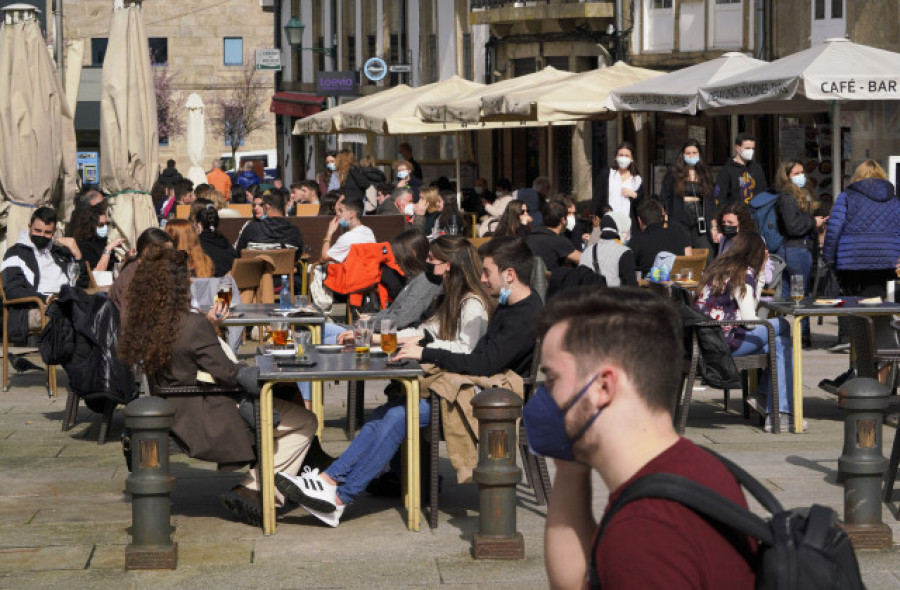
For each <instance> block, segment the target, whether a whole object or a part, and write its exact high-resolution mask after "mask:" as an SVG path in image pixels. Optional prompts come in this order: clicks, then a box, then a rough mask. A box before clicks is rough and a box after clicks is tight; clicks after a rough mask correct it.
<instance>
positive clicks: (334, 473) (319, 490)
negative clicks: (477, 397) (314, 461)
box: [275, 236, 492, 527]
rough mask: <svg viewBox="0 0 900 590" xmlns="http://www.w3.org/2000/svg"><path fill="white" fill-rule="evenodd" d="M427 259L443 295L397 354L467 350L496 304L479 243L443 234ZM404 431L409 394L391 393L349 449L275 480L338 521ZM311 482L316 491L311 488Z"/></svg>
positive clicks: (316, 512) (318, 513)
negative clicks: (327, 462)
mask: <svg viewBox="0 0 900 590" xmlns="http://www.w3.org/2000/svg"><path fill="white" fill-rule="evenodd" d="M427 265H428V266H427V269H426V271H425V272H427V273H429V274H431V275H433V277H434V278H435V279H439V280H440V281H441V282H442V283H443V286H444V295H443V297H442V298H441V300H440V304H439V305H438V308H437V312H436V313H435V315H434V316H433V317H431V318H430V319H428V320H427V321H426V322H425V323H423V324H422V326H420V328H418V329H416V330H414V331H405V330H404V331H401V332H400V334H398V342H401V343H403V344H404V347H403V348H402V349H401V350H400V352H399V353H397V356H396V358H397V359H404V358H418V357H413V356H406V355H407V354H408V353H409V348H417V349H418V348H419V347H420V346H423V345H424V346H425V347H431V348H439V349H443V350H449V351H453V352H459V353H469V352H471V351H472V349H473V348H475V344H476V343H477V342H478V340H479V339H480V338H481V337H482V336H483V335H484V333H485V332H486V331H487V324H488V317H489V314H490V311H491V309H492V304H491V297H490V295H489V294H488V293H487V291H485V288H484V286H483V285H482V283H481V259H480V258H479V256H478V252H477V250H476V249H475V247H474V246H473V245H472V244H471V243H469V241H468V240H466V239H465V238H462V237H459V236H441V237H439V238H438V239H436V240H435V241H434V242H433V243H432V245H431V248H430V254H429V257H428V261H427ZM423 340H424V342H423ZM419 355H420V356H421V353H419ZM430 408H431V406H430V403H429V401H428V399H422V400H420V402H419V426H420V427H422V428H424V427H425V426H428V425H429V424H430V418H431V412H430ZM405 433H406V399H405V398H404V397H402V396H394V397H390V398H389V401H388V402H387V403H386V404H384V405H382V406H380V407H379V408H377V409H376V410H375V411H374V412H373V414H372V417H371V418H370V419H369V420H367V421H366V424H365V426H363V428H362V430H360V432H359V434H358V435H357V436H356V438H355V439H353V442H352V443H350V446H349V447H348V448H347V450H346V451H344V453H343V454H342V455H341V456H340V457H338V458H337V459H336V460H335V462H334V463H332V464H331V466H330V467H329V468H328V469H326V470H325V471H324V472H322V473H316V472H307V473H304V474H301V475H300V476H294V475H291V474H277V475H276V477H275V485H276V486H277V487H278V489H279V490H280V491H281V492H282V493H284V494H285V496H287V497H288V498H289V499H292V500H294V501H296V502H297V503H298V504H300V506H302V507H303V508H304V509H306V510H307V511H308V512H309V513H310V514H312V515H313V516H315V517H317V518H318V519H319V520H321V521H322V522H324V523H325V524H327V525H329V526H332V527H336V526H338V524H339V523H340V519H341V516H342V515H343V513H344V509H345V507H346V506H347V505H348V504H350V503H351V502H353V501H354V500H356V498H357V497H358V496H359V494H360V493H362V491H363V490H364V489H365V488H366V486H367V485H368V484H369V482H370V481H372V480H373V479H374V478H375V477H376V476H377V475H378V474H379V473H381V470H382V469H384V467H385V466H386V465H387V464H388V462H389V461H390V460H391V457H393V455H394V453H395V452H396V451H397V449H398V448H399V447H400V443H401V442H402V441H403V438H404V436H405ZM310 486H313V487H310ZM313 488H315V490H316V491H315V492H313V491H311V490H312V489H313Z"/></svg>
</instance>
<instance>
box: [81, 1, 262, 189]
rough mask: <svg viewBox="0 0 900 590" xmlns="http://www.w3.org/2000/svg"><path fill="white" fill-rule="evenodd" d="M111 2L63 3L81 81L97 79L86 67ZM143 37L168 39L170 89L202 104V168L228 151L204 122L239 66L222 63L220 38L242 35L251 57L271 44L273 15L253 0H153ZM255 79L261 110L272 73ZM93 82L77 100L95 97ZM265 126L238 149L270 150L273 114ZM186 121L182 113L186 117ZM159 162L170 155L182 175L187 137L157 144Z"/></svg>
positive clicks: (185, 166)
mask: <svg viewBox="0 0 900 590" xmlns="http://www.w3.org/2000/svg"><path fill="white" fill-rule="evenodd" d="M111 12H112V0H78V1H77V2H71V1H70V2H66V4H65V24H64V29H65V37H66V39H67V40H70V39H75V38H83V39H85V45H86V47H85V58H84V67H85V70H84V73H83V76H82V79H83V80H87V81H91V80H95V79H97V78H98V77H99V70H100V68H99V67H92V65H91V63H92V62H91V58H92V56H91V39H92V38H102V37H107V36H108V34H109V21H110V15H111ZM143 12H144V22H145V28H146V32H147V36H148V37H165V38H167V39H168V66H167V68H168V71H169V73H170V74H174V75H175V76H176V77H175V79H174V83H173V85H174V89H175V93H176V96H177V97H178V98H179V101H178V102H179V103H180V104H181V105H182V106H183V105H184V103H185V101H186V100H187V97H188V95H189V94H190V93H192V92H196V93H198V94H199V95H200V97H201V98H202V99H203V102H204V104H205V105H206V107H207V134H206V146H205V149H204V157H203V167H204V168H205V169H208V168H209V166H210V162H211V161H212V159H213V158H214V157H218V156H219V155H220V154H222V153H224V152H229V151H230V147H228V146H227V145H225V142H224V140H223V139H222V138H221V137H216V136H215V135H214V134H213V130H212V128H211V127H212V126H211V125H210V124H209V117H210V114H211V113H210V110H211V108H212V106H213V105H214V104H215V101H216V98H217V97H218V96H220V95H221V93H223V92H225V91H227V89H228V88H229V87H230V84H231V80H233V78H234V76H235V74H236V73H237V71H238V70H239V69H240V66H226V65H224V48H223V44H224V41H223V40H224V38H225V37H240V38H242V39H243V49H244V61H245V62H246V60H247V59H250V60H251V61H252V60H253V56H254V53H255V50H256V49H263V48H271V47H272V46H273V39H272V38H273V16H272V13H271V12H263V10H262V8H260V3H259V1H258V0H228V1H226V2H224V3H222V2H215V3H211V2H209V1H208V0H180V1H177V2H176V1H173V0H154V1H150V2H145V3H144V4H143ZM257 76H258V80H259V81H260V82H261V83H262V84H263V85H264V90H263V92H262V94H263V95H264V97H265V108H266V110H267V111H268V104H269V99H270V97H271V94H272V90H273V88H274V84H273V74H272V73H271V72H265V71H260V72H258V73H257ZM99 100H100V97H99V86H98V85H97V84H87V85H83V87H82V90H81V91H80V92H79V101H99ZM268 119H269V124H268V125H267V126H266V127H265V128H263V129H260V130H258V131H256V132H254V133H252V134H251V135H250V137H249V138H248V140H247V141H246V142H245V145H243V146H241V147H240V148H239V149H240V150H241V151H250V150H262V149H274V148H275V131H274V121H275V118H274V115H269V116H268ZM185 120H186V116H185ZM79 147H82V146H79ZM159 158H160V164H161V165H165V161H166V160H167V159H169V158H173V159H175V161H176V162H177V166H178V168H179V170H180V171H181V172H182V173H185V172H187V169H188V167H189V162H188V157H187V145H186V138H185V137H184V136H181V137H173V138H170V139H169V145H168V146H160V150H159Z"/></svg>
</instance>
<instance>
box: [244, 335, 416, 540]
mask: <svg viewBox="0 0 900 590" xmlns="http://www.w3.org/2000/svg"><path fill="white" fill-rule="evenodd" d="M308 356H309V358H310V360H311V361H313V362H315V365H313V366H311V367H306V368H301V367H279V366H278V362H279V361H282V360H295V359H294V358H293V357H276V356H272V355H258V356H257V357H256V365H257V366H258V367H259V380H260V382H261V383H262V384H263V386H262V391H261V392H260V396H259V411H260V414H261V420H260V423H261V427H260V438H261V440H262V442H261V446H262V449H260V458H259V460H260V462H261V472H262V476H261V477H262V486H261V487H262V502H263V506H262V510H263V534H265V535H272V534H274V533H275V460H274V446H273V440H274V439H273V434H274V433H273V425H272V387H273V385H274V384H275V383H285V382H287V383H295V382H297V381H312V382H313V385H314V387H313V394H314V396H315V392H316V389H317V388H316V387H315V384H316V383H317V382H318V383H319V388H318V395H319V403H318V405H316V404H314V405H313V412H316V411H317V409H318V413H317V414H316V417H317V419H318V420H319V424H320V427H321V424H322V421H323V416H322V413H321V412H322V402H321V396H322V389H321V382H322V381H324V380H328V379H342V380H347V381H365V380H370V379H396V380H397V381H400V382H402V383H403V388H404V390H405V391H406V440H405V442H404V443H403V447H404V452H403V456H404V462H405V465H404V469H403V489H404V494H403V501H404V505H405V506H406V511H407V513H406V526H407V528H408V529H409V530H411V531H418V530H419V516H420V513H421V511H422V504H421V489H420V488H421V482H420V474H419V452H420V451H419V376H420V375H422V374H423V372H422V368H421V367H420V366H419V363H417V362H414V361H404V362H403V364H401V365H400V366H397V367H392V366H388V365H386V364H385V363H386V361H387V357H386V356H382V355H377V354H372V355H369V356H368V357H364V358H359V357H357V356H356V353H355V352H353V349H348V351H347V352H333V353H331V352H330V353H324V352H319V351H317V350H311V351H310V352H309V355H308Z"/></svg>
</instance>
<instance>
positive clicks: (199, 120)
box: [184, 92, 206, 186]
mask: <svg viewBox="0 0 900 590" xmlns="http://www.w3.org/2000/svg"><path fill="white" fill-rule="evenodd" d="M184 106H185V107H186V108H187V111H188V121H187V149H188V159H189V160H190V164H191V166H190V168H188V172H187V176H188V178H190V179H191V181H193V183H194V186H197V185H198V184H203V183H205V182H206V172H204V170H203V146H204V145H205V144H206V118H205V111H206V107H205V106H204V105H203V99H202V98H200V95H199V94H197V93H196V92H191V95H190V96H188V99H187V103H186V104H185V105H184Z"/></svg>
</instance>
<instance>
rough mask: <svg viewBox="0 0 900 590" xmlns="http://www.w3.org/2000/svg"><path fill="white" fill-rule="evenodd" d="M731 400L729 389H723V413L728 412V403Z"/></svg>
mask: <svg viewBox="0 0 900 590" xmlns="http://www.w3.org/2000/svg"><path fill="white" fill-rule="evenodd" d="M730 401H731V390H730V389H725V413H726V414H727V413H728V403H729V402H730Z"/></svg>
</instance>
